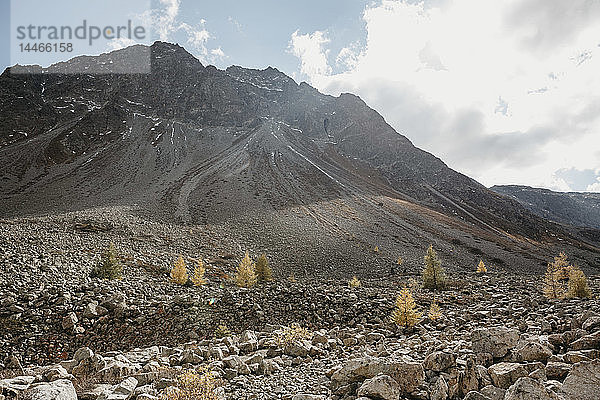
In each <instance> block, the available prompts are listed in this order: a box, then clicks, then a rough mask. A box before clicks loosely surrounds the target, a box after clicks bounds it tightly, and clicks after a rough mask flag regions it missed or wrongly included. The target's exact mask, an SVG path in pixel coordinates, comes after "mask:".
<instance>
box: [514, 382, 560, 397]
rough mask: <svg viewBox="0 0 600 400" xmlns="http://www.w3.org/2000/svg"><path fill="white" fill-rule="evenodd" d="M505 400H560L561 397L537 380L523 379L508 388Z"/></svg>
mask: <svg viewBox="0 0 600 400" xmlns="http://www.w3.org/2000/svg"><path fill="white" fill-rule="evenodd" d="M504 400H559V397H558V396H557V395H556V394H555V393H553V392H551V391H550V390H548V389H546V388H545V387H544V386H543V385H542V384H541V383H540V382H538V381H536V380H535V379H531V378H529V377H523V378H519V379H517V381H516V382H515V383H514V384H513V385H512V386H511V387H509V388H508V390H507V391H506V394H505V396H504Z"/></svg>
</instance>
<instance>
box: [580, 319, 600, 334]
mask: <svg viewBox="0 0 600 400" xmlns="http://www.w3.org/2000/svg"><path fill="white" fill-rule="evenodd" d="M581 327H582V328H583V329H584V330H586V331H588V332H595V331H597V330H599V329H600V317H590V318H588V319H586V320H585V322H584V323H583V325H582V326H581Z"/></svg>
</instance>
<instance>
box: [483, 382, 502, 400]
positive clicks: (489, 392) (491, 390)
mask: <svg viewBox="0 0 600 400" xmlns="http://www.w3.org/2000/svg"><path fill="white" fill-rule="evenodd" d="M479 392H480V393H481V394H482V395H484V396H487V397H489V398H490V400H504V395H505V394H506V390H504V389H501V388H499V387H496V386H494V385H487V386H484V387H482V388H481V389H480V390H479Z"/></svg>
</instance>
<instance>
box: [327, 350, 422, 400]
mask: <svg viewBox="0 0 600 400" xmlns="http://www.w3.org/2000/svg"><path fill="white" fill-rule="evenodd" d="M378 374H384V375H388V376H390V377H392V378H393V379H395V380H396V382H397V383H398V385H399V388H400V392H401V394H408V393H411V392H413V391H414V390H415V389H416V388H417V387H418V386H419V385H420V384H421V383H422V382H423V381H424V380H425V372H424V370H423V366H422V365H421V364H420V363H416V362H414V361H412V360H408V359H407V360H395V361H394V360H387V359H381V358H375V357H363V358H355V359H352V360H349V361H347V362H346V363H345V364H344V365H342V367H341V368H339V369H338V370H337V371H335V372H334V373H333V374H332V375H331V383H332V386H333V388H334V390H335V389H337V388H340V387H342V386H345V385H348V384H350V383H354V382H362V381H364V380H365V379H370V378H373V377H374V376H376V375H378Z"/></svg>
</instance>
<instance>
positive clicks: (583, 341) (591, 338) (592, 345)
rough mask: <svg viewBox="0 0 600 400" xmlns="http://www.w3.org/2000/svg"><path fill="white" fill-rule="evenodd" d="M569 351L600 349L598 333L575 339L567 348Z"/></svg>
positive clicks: (599, 334)
mask: <svg viewBox="0 0 600 400" xmlns="http://www.w3.org/2000/svg"><path fill="white" fill-rule="evenodd" d="M569 347H570V348H571V350H588V349H597V348H600V331H597V332H595V333H592V334H591V335H586V336H584V337H582V338H580V339H577V340H576V341H574V342H573V343H571V345H570V346H569Z"/></svg>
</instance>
